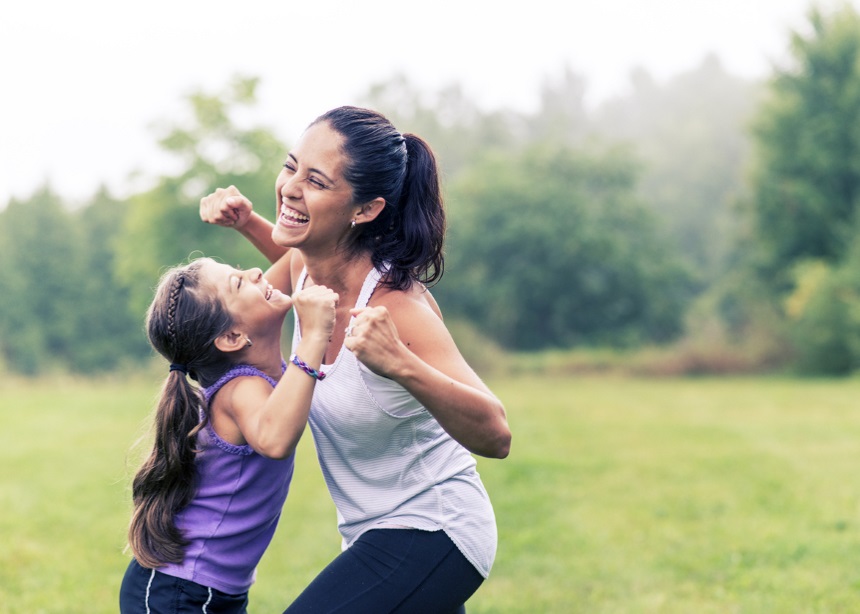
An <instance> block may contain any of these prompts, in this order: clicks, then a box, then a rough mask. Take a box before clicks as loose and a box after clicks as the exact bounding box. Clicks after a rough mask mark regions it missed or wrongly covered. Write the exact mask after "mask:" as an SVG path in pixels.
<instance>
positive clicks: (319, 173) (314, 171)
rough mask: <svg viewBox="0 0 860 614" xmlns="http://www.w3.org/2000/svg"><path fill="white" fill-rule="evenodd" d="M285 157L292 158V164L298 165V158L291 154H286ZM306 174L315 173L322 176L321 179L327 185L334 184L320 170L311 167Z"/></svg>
mask: <svg viewBox="0 0 860 614" xmlns="http://www.w3.org/2000/svg"><path fill="white" fill-rule="evenodd" d="M287 157H288V158H292V160H293V162H295V163H296V164H298V163H299V159H298V158H296V157H295V156H294V155H293V154H292V153H290V154H287ZM308 172H310V173H316V174H317V175H322V176H323V178H324V179H325V180H326V181H328V182H329V183H334V180H333V179H332V178H331V177H329V176H328V175H326V174H325V173H324V172H323V171H321V170H320V169H318V168H314V167H311V168H309V169H308Z"/></svg>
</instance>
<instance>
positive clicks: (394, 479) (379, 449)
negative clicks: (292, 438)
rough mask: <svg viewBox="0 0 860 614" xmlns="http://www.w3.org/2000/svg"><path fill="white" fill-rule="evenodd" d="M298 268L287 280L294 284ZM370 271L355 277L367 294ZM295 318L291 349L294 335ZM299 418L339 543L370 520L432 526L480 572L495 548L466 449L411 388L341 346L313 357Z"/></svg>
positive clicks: (487, 507)
mask: <svg viewBox="0 0 860 614" xmlns="http://www.w3.org/2000/svg"><path fill="white" fill-rule="evenodd" d="M306 277H307V271H302V274H301V276H300V277H299V280H298V284H297V285H296V288H297V289H301V288H302V286H303V285H304V282H305V278H306ZM379 278H380V273H379V271H377V270H376V269H373V270H372V271H371V272H370V273H369V274H368V276H367V278H366V279H365V281H364V285H363V286H362V289H361V294H360V295H359V297H358V300H357V301H356V305H355V306H356V307H365V306H366V305H367V303H368V301H369V300H370V297H371V295H372V294H373V291H374V290H375V289H376V285H377V283H378V282H379ZM300 326H301V324H300V322H299V320H298V318H296V321H295V331H294V334H293V350H295V347H296V345H297V344H298V342H299V340H300V339H301V328H300ZM322 370H323V371H325V374H326V377H325V379H324V380H322V381H320V382H317V385H316V386H315V388H314V396H313V401H312V403H311V411H310V417H309V420H308V423H309V425H310V428H311V432H312V433H313V438H314V444H315V446H316V450H317V456H318V458H319V463H320V466H321V468H322V473H323V476H324V478H325V481H326V485H327V486H328V489H329V493H330V494H331V497H332V499H333V500H334V504H335V507H336V508H337V517H338V529H339V531H340V534H341V536H342V537H343V548H344V549H346V548H348V547H349V546H350V545H351V544H352V543H353V542H354V541H355V540H356V539H357V538H358V537H359V536H360V535H361V534H362V533H364V532H365V531H368V530H370V529H378V528H403V527H408V528H414V529H421V530H425V531H438V530H442V531H445V533H446V534H447V535H448V537H450V538H451V541H453V542H454V543H455V544H456V545H457V547H458V548H459V549H460V551H461V552H462V553H463V555H464V556H465V557H466V558H467V559H468V560H469V561H470V562H471V563H472V565H474V566H475V568H476V569H477V570H478V572H479V573H480V574H481V575H482V576H484V577H485V578H486V577H487V576H488V575H489V573H490V568H491V567H492V565H493V559H494V558H495V555H496V542H497V534H496V519H495V515H494V514H493V508H492V505H491V504H490V499H489V497H488V496H487V491H486V489H485V488H484V485H483V484H482V482H481V478H480V477H479V476H478V472H477V471H476V465H477V463H476V461H475V458H474V457H473V456H472V455H471V454H470V453H469V451H468V450H466V449H465V448H464V447H463V446H461V445H460V444H459V443H457V442H456V441H455V440H454V439H452V438H451V436H450V435H448V434H447V433H446V432H445V430H444V429H443V428H442V427H441V426H440V425H439V423H438V422H437V421H436V419H435V418H433V416H432V415H431V414H430V412H428V411H427V410H426V409H425V408H424V407H423V406H422V405H421V404H420V403H419V402H418V401H417V400H416V399H415V398H414V397H413V396H412V395H411V394H409V393H408V392H407V391H406V390H405V389H404V388H403V387H402V386H400V385H399V384H397V383H395V382H394V381H393V380H390V379H388V378H385V377H382V376H379V375H376V374H375V373H373V372H372V371H370V369H368V368H367V367H365V366H364V365H363V364H362V363H361V362H359V361H358V359H356V357H355V355H354V354H353V353H352V352H350V351H349V350H348V349H346V347H344V346H341V348H340V351H339V352H338V355H337V358H336V359H335V361H334V363H332V364H330V365H323V366H322Z"/></svg>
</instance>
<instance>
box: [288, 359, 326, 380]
mask: <svg viewBox="0 0 860 614" xmlns="http://www.w3.org/2000/svg"><path fill="white" fill-rule="evenodd" d="M290 362H291V363H293V364H294V365H296V366H297V367H298V368H299V369H301V370H302V371H304V372H305V373H307V374H308V375H310V376H311V377H313V378H315V379H318V380H320V381H322V380H324V379H325V373H323V372H322V371H317V370H316V369H314V368H313V367H311V366H310V365H308V363H306V362H305V361H303V360H302V359H301V358H299V357H298V356H296V355H295V354H293V355H292V356H290Z"/></svg>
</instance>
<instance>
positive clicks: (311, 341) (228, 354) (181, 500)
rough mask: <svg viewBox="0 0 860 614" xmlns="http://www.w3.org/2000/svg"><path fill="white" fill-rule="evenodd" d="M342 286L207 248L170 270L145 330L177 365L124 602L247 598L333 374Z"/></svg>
mask: <svg viewBox="0 0 860 614" xmlns="http://www.w3.org/2000/svg"><path fill="white" fill-rule="evenodd" d="M337 300H338V296H337V294H335V293H334V292H333V291H331V290H329V289H328V288H325V287H323V286H315V287H313V288H308V289H307V290H304V291H301V292H297V293H295V294H294V295H293V296H292V298H291V297H290V296H287V295H286V294H282V293H281V292H280V291H279V290H277V289H275V288H273V287H272V285H271V284H269V283H268V281H267V280H266V279H265V278H264V277H263V273H262V271H261V270H260V269H251V270H248V271H243V270H238V269H235V268H233V267H230V266H227V265H225V264H220V263H217V262H215V261H214V260H211V259H208V258H202V259H199V260H196V261H194V262H192V263H191V264H188V265H187V266H182V267H177V268H174V269H172V270H170V271H168V272H167V273H166V274H165V275H164V277H163V278H162V280H161V283H160V284H159V286H158V289H157V290H156V293H155V299H154V300H153V302H152V305H150V307H149V311H148V313H147V332H148V336H149V340H150V343H151V344H152V346H153V347H154V348H155V349H156V350H157V351H158V352H159V353H160V354H161V355H162V356H164V358H166V359H167V360H168V361H169V363H170V370H169V372H168V376H167V379H166V381H165V383H164V387H163V389H162V393H161V398H160V400H159V403H158V407H157V410H156V413H155V429H154V430H155V441H154V445H153V448H152V451H151V453H150V454H149V457H148V458H147V460H146V461H145V462H144V464H143V466H142V467H141V468H140V470H139V471H138V473H137V475H136V476H135V478H134V481H133V486H132V493H133V499H134V513H133V516H132V520H131V526H130V529H129V543H130V546H131V550H132V552H133V554H134V559H133V560H132V561H131V563H130V564H129V566H128V569H127V571H126V574H125V577H124V579H123V582H122V587H121V590H120V610H121V612H123V613H124V614H132V613H138V612H140V613H150V614H157V613H160V612H179V611H182V612H185V611H195V612H197V611H201V612H207V611H209V612H245V611H246V607H247V603H248V589H249V588H250V586H251V584H252V583H253V581H254V575H255V569H256V566H257V563H258V562H259V560H260V557H262V555H263V552H264V550H265V549H266V547H267V546H268V545H269V542H270V541H271V539H272V535H273V534H274V532H275V527H276V525H277V522H278V519H279V517H280V513H281V508H282V507H283V504H284V501H285V499H286V497H287V491H288V489H289V485H290V480H291V478H292V475H293V452H294V450H295V447H296V445H297V443H298V441H299V438H300V437H301V435H302V432H303V430H304V427H305V424H306V422H307V419H308V411H309V408H310V402H311V397H312V395H313V390H314V385H315V383H316V381H317V380H320V379H323V378H324V377H325V375H324V373H322V372H320V371H319V368H320V363H321V361H322V358H323V353H324V352H325V348H326V346H327V345H328V342H329V337H330V335H331V332H332V327H333V325H334V318H335V306H336V304H337ZM292 305H295V308H296V314H297V315H299V314H300V315H301V318H302V325H303V326H302V332H303V336H302V341H301V342H300V343H299V344H298V346H297V347H296V348H295V353H294V354H293V355H292V356H291V357H290V362H289V363H287V362H285V361H284V360H283V358H282V355H281V348H280V340H281V328H282V326H283V321H284V317H285V316H286V314H287V312H288V311H289V310H290V307H291V306H292ZM189 379H190V380H194V381H196V382H197V385H194V384H192V383H191V381H189ZM188 608H194V609H193V610H192V609H188Z"/></svg>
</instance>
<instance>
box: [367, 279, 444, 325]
mask: <svg viewBox="0 0 860 614" xmlns="http://www.w3.org/2000/svg"><path fill="white" fill-rule="evenodd" d="M368 304H369V306H370V307H385V308H386V309H388V311H389V313H391V316H392V318H394V319H395V320H397V319H399V317H409V318H411V317H418V318H421V319H423V317H430V316H434V317H436V318H438V319H440V320H441V319H442V311H441V310H440V309H439V304H438V303H437V302H436V299H435V298H434V297H433V295H432V294H431V293H430V290H429V289H428V288H426V287H425V286H424V285H423V284H420V283H417V282H416V283H414V284H412V287H411V288H409V289H407V290H396V289H393V288H386V287H384V286H380V287H378V288H377V289H376V291H375V292H374V293H373V296H372V297H371V299H370V301H369V303H368Z"/></svg>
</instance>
